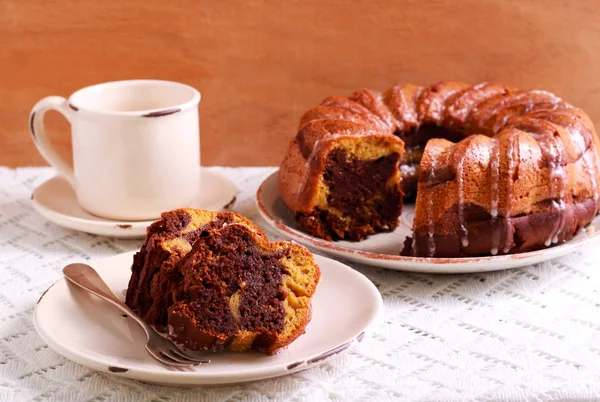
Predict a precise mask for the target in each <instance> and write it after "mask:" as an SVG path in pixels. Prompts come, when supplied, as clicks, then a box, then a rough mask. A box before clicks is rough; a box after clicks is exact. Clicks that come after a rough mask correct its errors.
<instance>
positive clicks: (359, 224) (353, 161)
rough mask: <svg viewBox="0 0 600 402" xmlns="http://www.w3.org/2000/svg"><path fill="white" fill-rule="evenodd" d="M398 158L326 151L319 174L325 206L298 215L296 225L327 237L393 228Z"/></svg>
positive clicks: (355, 237)
mask: <svg viewBox="0 0 600 402" xmlns="http://www.w3.org/2000/svg"><path fill="white" fill-rule="evenodd" d="M399 160H400V155H399V154H397V153H391V154H389V155H385V156H382V157H380V158H378V159H374V160H360V159H358V158H355V157H354V156H353V155H350V154H349V153H347V152H346V151H345V150H342V149H335V150H333V151H331V152H329V154H328V157H327V161H326V165H325V171H324V174H323V181H324V184H325V185H326V186H327V188H328V192H327V205H328V208H327V210H322V209H319V208H316V209H315V211H314V212H312V213H311V214H299V216H298V220H299V222H300V225H301V226H302V227H303V228H304V229H305V230H307V231H309V232H310V233H313V234H315V235H316V236H319V237H322V238H326V239H329V240H331V239H336V238H341V239H344V238H349V239H352V240H360V239H362V238H364V237H365V236H367V235H369V234H372V233H375V232H377V231H381V230H392V229H394V228H395V227H396V226H397V224H398V216H399V215H400V212H401V210H402V193H401V191H400V186H399V183H398V180H397V176H396V180H394V176H395V175H396V174H397V171H398V170H397V169H398V161H399Z"/></svg>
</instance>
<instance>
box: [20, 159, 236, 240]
mask: <svg viewBox="0 0 600 402" xmlns="http://www.w3.org/2000/svg"><path fill="white" fill-rule="evenodd" d="M200 180H201V181H200V182H201V183H202V185H201V186H202V188H204V189H208V191H200V195H199V196H198V197H197V198H196V200H195V201H193V202H192V203H191V205H188V206H189V207H190V208H199V209H209V210H214V211H219V210H221V209H223V208H224V207H228V206H230V204H232V203H233V202H234V201H235V195H236V191H237V190H236V188H235V185H234V184H233V183H232V182H231V181H229V179H227V178H225V177H223V176H221V175H219V174H217V173H214V172H211V171H210V170H207V169H202V171H201V176H200ZM31 202H32V204H33V208H34V209H35V210H36V211H37V212H38V213H39V214H40V215H42V216H43V217H44V218H46V219H48V220H49V221H52V222H54V223H55V224H57V225H60V226H63V227H66V228H69V229H74V230H79V231H81V232H87V233H91V234H96V235H101V236H109V237H119V238H142V237H144V236H145V235H146V228H147V227H148V226H149V225H150V224H151V223H152V222H154V221H155V220H156V219H153V220H146V221H117V220H111V219H105V218H100V217H98V216H95V215H92V214H90V213H89V212H87V211H85V210H84V209H83V208H81V206H79V204H78V203H77V199H76V198H75V192H74V191H73V188H72V187H71V185H70V184H69V183H68V182H67V181H66V180H65V179H64V178H63V177H61V176H56V177H53V178H51V179H50V180H48V181H46V182H44V183H43V184H41V185H40V186H39V187H37V188H36V189H35V190H34V191H33V194H32V195H31ZM157 219H158V218H157Z"/></svg>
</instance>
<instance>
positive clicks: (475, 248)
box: [279, 81, 599, 257]
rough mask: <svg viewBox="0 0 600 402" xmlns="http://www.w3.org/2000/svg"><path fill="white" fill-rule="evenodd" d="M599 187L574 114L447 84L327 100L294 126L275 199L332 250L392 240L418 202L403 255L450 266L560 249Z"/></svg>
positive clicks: (523, 95) (517, 93)
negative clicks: (404, 210) (373, 237)
mask: <svg viewBox="0 0 600 402" xmlns="http://www.w3.org/2000/svg"><path fill="white" fill-rule="evenodd" d="M307 139H310V140H309V141H307ZM314 144H319V146H318V147H316V146H313V145H314ZM323 144H326V145H325V146H324V145H323ZM332 152H337V154H338V157H337V158H336V159H335V161H334V160H333V159H332V158H331V157H330V155H331V154H332ZM340 152H341V154H342V155H343V157H340V156H339V154H340ZM393 155H397V158H396V159H397V160H398V162H397V163H396V164H395V165H394V164H392V163H390V162H389V161H391V160H393V159H394V157H393ZM343 160H345V161H346V162H347V163H342V164H343V165H344V166H341V165H340V161H343ZM384 160H387V161H388V163H383V162H382V161H384ZM417 170H418V183H417V180H416V177H415V176H414V172H415V171H417ZM411 171H412V172H413V177H409V176H408V175H407V172H411ZM598 175H599V171H598V139H597V137H596V134H595V131H594V127H593V125H592V123H591V121H590V120H589V118H588V117H587V115H586V114H585V113H584V112H583V111H581V110H580V109H577V108H575V107H573V106H571V105H570V104H568V103H566V102H565V101H563V100H562V99H560V98H559V97H557V96H556V95H554V94H552V93H550V92H547V91H541V90H519V89H516V88H512V87H508V86H505V85H501V84H497V83H480V84H477V85H468V84H465V83H460V82H452V81H446V82H440V83H437V84H433V85H430V86H427V87H421V86H418V85H413V84H399V85H396V86H394V87H393V88H390V89H389V90H387V91H385V92H383V93H381V92H377V91H373V90H370V89H362V90H359V91H357V92H355V93H354V94H352V95H351V96H350V97H341V96H335V97H328V98H326V99H325V100H324V101H323V102H322V104H321V105H319V106H317V107H315V108H313V109H311V110H309V111H308V112H306V113H305V115H304V116H303V117H302V118H301V121H300V127H299V133H298V135H297V136H296V138H295V139H294V140H293V141H292V142H291V143H290V146H289V148H288V152H287V154H286V156H285V158H284V161H283V162H282V165H281V169H280V173H279V187H280V191H281V194H282V197H283V200H284V202H285V203H286V205H287V206H288V207H289V209H290V210H291V211H292V212H293V213H294V214H295V216H296V218H297V220H298V222H299V226H300V227H301V228H302V229H303V230H305V231H307V232H309V233H311V234H312V235H315V236H318V237H322V238H326V239H330V240H333V239H354V240H360V239H362V238H364V237H365V236H367V235H369V234H372V233H376V232H379V231H384V230H391V229H394V228H395V226H396V224H397V218H398V215H399V214H400V213H401V206H402V194H411V193H414V192H415V191H416V194H417V195H416V201H415V202H416V206H415V219H414V226H413V231H414V234H413V238H412V239H407V242H406V243H405V247H404V251H403V253H404V254H407V255H413V256H429V257H460V256H474V255H496V254H502V253H504V254H505V253H516V252H524V251H529V250H534V249H538V248H543V247H549V246H551V245H553V244H556V243H560V242H564V241H566V240H568V239H570V238H571V237H573V236H574V235H575V234H576V233H577V231H578V230H580V229H581V228H582V227H583V226H585V225H587V224H588V223H589V222H590V221H591V220H592V218H593V217H594V216H595V215H596V214H597V213H598V202H599V200H598V198H599V196H598V179H599V176H598ZM349 177H350V178H351V179H348V178H349ZM342 181H343V182H345V183H346V185H339V183H340V182H342ZM348 183H352V185H348ZM334 189H335V191H334Z"/></svg>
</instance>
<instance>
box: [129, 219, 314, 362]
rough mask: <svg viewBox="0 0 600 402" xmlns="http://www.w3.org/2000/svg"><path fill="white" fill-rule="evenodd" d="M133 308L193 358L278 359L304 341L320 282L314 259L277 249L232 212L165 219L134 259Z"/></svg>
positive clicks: (294, 248) (288, 245)
mask: <svg viewBox="0 0 600 402" xmlns="http://www.w3.org/2000/svg"><path fill="white" fill-rule="evenodd" d="M131 271H132V276H131V279H130V281H129V286H128V288H127V296H126V303H127V305H128V306H130V307H131V308H133V309H134V310H136V311H137V312H138V313H139V314H140V316H141V317H142V318H143V319H144V320H145V321H146V322H148V323H149V324H150V325H152V326H153V327H155V328H156V329H157V330H159V331H164V332H166V333H167V335H168V336H169V338H171V339H172V340H173V341H174V342H176V343H178V344H181V345H182V346H183V347H184V348H186V349H189V350H207V351H222V350H231V351H237V352H245V351H251V350H252V351H261V352H264V353H267V354H273V353H275V352H276V351H277V350H279V349H281V348H282V347H284V346H287V345H289V344H290V343H291V342H292V341H294V339H296V338H297V337H298V336H300V335H302V334H303V333H304V330H305V327H306V325H307V324H308V322H309V321H310V318H311V304H310V300H311V297H312V295H313V294H314V292H315V290H316V286H317V283H318V281H319V278H320V270H319V267H318V266H317V265H316V263H315V262H314V259H313V256H312V254H311V253H310V252H309V251H308V250H307V249H306V248H304V247H302V246H300V245H299V244H296V243H292V242H274V243H270V242H269V241H268V240H267V236H266V235H265V234H264V233H263V232H262V230H260V228H258V227H257V226H255V225H254V224H253V223H252V222H250V221H249V220H247V219H246V218H244V217H242V216H240V215H237V214H235V213H232V212H223V213H217V212H209V211H203V210H194V209H179V210H175V211H171V212H166V213H163V214H162V219H160V220H159V221H157V222H155V223H154V224H152V225H151V226H150V227H149V228H148V231H147V235H146V242H145V244H144V245H143V246H142V249H141V250H140V251H139V252H138V253H136V254H135V256H134V261H133V266H132V268H131Z"/></svg>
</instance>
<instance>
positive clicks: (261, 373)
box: [33, 251, 383, 385]
mask: <svg viewBox="0 0 600 402" xmlns="http://www.w3.org/2000/svg"><path fill="white" fill-rule="evenodd" d="M135 252H136V251H129V252H126V253H122V254H118V255H116V256H113V257H108V258H104V259H102V260H108V261H110V260H111V259H115V258H123V257H124V256H125V255H131V256H132V257H133V254H135ZM314 257H315V260H317V263H318V264H322V262H321V261H318V260H322V259H323V260H327V262H328V263H330V264H334V265H336V266H337V268H336V269H343V270H346V272H345V274H344V275H353V276H356V277H358V278H359V280H360V282H361V283H364V284H367V286H365V287H364V289H363V290H364V291H368V292H369V293H371V295H372V296H373V299H374V300H376V305H377V310H376V311H375V313H374V314H373V316H372V317H371V319H370V320H368V322H367V323H366V324H365V326H364V328H363V329H362V332H360V333H358V334H351V335H350V336H347V337H346V338H344V339H343V341H342V342H341V343H340V345H339V346H337V347H335V348H333V349H331V350H330V351H335V350H338V349H339V351H338V352H334V353H331V354H327V352H324V353H322V354H321V355H317V356H307V357H306V358H305V361H304V363H303V364H298V365H296V366H294V367H292V368H290V367H289V363H288V362H285V363H283V364H280V365H273V366H271V367H269V368H268V369H264V368H260V369H255V370H246V371H244V372H238V373H235V372H219V373H213V374H211V375H209V376H207V375H202V373H198V372H186V371H175V370H173V371H160V372H157V371H156V370H152V369H145V368H128V369H127V371H126V372H122V373H121V372H111V373H109V374H113V375H118V376H122V377H127V378H132V379H136V380H141V381H151V382H154V383H163V384H186V385H210V384H214V385H219V384H233V383H241V382H249V381H257V380H263V379H268V378H274V377H281V376H284V375H288V374H293V373H295V372H298V371H303V370H305V369H307V368H310V367H316V366H319V365H321V364H323V363H324V362H325V361H327V360H328V359H329V358H331V357H332V356H334V355H336V354H337V353H339V352H342V351H344V350H346V349H348V348H349V347H351V346H352V345H353V344H355V343H356V342H360V341H361V340H362V337H363V336H364V334H365V332H366V331H367V330H368V329H369V328H371V327H372V326H374V325H377V324H378V323H379V322H380V321H381V319H382V317H383V299H382V297H381V293H379V290H378V289H377V288H376V287H375V285H374V284H373V282H371V280H370V279H369V278H367V277H366V276H364V275H363V274H361V273H360V272H358V271H355V270H354V269H352V268H351V267H349V266H348V265H346V264H343V263H341V262H339V261H336V260H333V259H331V258H328V257H324V256H321V255H318V254H315V255H314ZM91 265H92V266H93V261H92V262H91ZM66 281H67V280H66V279H65V278H62V279H59V280H58V281H56V282H54V283H53V284H52V285H50V287H48V289H46V291H44V293H43V294H42V295H41V296H40V298H39V300H38V302H37V304H36V306H35V309H34V311H33V325H34V328H35V330H36V331H37V333H38V334H39V336H40V337H41V338H42V340H43V341H44V342H46V343H47V344H48V346H50V348H52V349H53V350H54V351H56V352H57V353H58V354H60V355H62V356H64V357H66V358H67V359H69V360H71V361H73V362H75V363H77V364H80V365H82V366H85V367H88V368H92V369H94V370H97V371H101V372H105V373H108V371H107V363H106V362H105V361H102V360H101V359H99V358H96V357H93V356H86V357H82V356H81V355H80V354H77V353H75V352H73V351H72V350H71V349H69V348H67V347H65V346H63V345H62V344H61V343H60V342H55V341H54V339H53V336H52V335H51V334H49V333H48V332H46V331H45V329H44V327H43V326H41V325H40V324H39V322H38V320H39V319H38V318H37V317H38V315H37V314H38V306H39V305H40V303H42V302H43V299H44V297H45V296H46V294H47V293H48V292H50V291H51V290H52V288H53V287H54V286H56V285H57V284H59V283H61V282H62V283H64V284H65V285H67V283H66ZM321 356H323V357H322V358H320V359H319V360H316V361H314V362H312V363H309V362H308V361H309V360H311V359H313V358H316V357H321ZM198 380H200V381H198Z"/></svg>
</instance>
